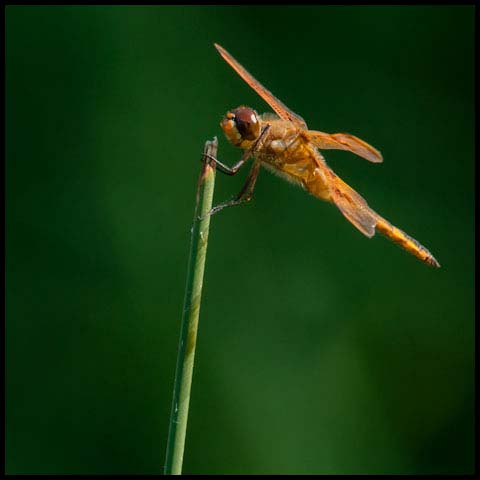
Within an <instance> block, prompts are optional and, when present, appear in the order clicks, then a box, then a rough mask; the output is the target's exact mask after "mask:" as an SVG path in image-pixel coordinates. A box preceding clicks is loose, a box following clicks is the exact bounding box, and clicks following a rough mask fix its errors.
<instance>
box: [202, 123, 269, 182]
mask: <svg viewBox="0 0 480 480" xmlns="http://www.w3.org/2000/svg"><path fill="white" fill-rule="evenodd" d="M269 128H270V125H266V126H265V127H263V129H262V131H261V133H260V135H259V136H258V138H257V140H256V141H255V143H254V144H253V145H252V146H251V147H250V148H249V149H248V150H245V153H244V154H243V155H242V158H240V160H239V161H238V162H237V163H236V164H235V165H233V167H229V166H227V165H225V164H224V163H222V162H220V161H219V160H218V159H217V158H215V157H213V156H212V155H209V154H208V153H204V154H202V161H205V159H206V158H209V159H210V160H211V161H212V162H214V163H215V164H216V166H217V168H218V170H219V171H220V172H222V173H224V174H225V175H235V174H236V173H237V172H238V170H240V167H241V166H242V165H243V164H244V163H245V162H246V161H247V160H248V159H249V158H250V157H251V156H253V155H255V152H256V151H257V150H258V148H259V147H260V145H261V141H262V140H263V139H264V138H265V135H266V133H267V132H268V129H269Z"/></svg>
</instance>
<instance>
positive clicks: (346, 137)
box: [305, 130, 383, 163]
mask: <svg viewBox="0 0 480 480" xmlns="http://www.w3.org/2000/svg"><path fill="white" fill-rule="evenodd" d="M305 135H306V136H307V137H308V139H309V140H310V141H311V142H312V143H313V144H314V145H315V146H316V147H317V148H319V149H320V150H331V149H333V150H348V151H350V152H352V153H355V154H356V155H358V156H359V157H362V158H365V160H368V161H369V162H373V163H381V162H383V157H382V154H381V153H380V152H379V151H378V150H377V149H376V148H374V147H372V146H371V145H369V144H368V143H367V142H364V141H363V140H361V139H360V138H357V137H355V136H353V135H350V134H348V133H332V134H329V133H323V132H317V131H315V130H309V131H308V132H305Z"/></svg>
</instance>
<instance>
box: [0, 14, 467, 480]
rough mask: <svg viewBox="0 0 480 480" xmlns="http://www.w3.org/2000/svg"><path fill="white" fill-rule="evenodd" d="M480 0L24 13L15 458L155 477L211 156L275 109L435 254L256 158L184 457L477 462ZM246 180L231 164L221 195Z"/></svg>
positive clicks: (13, 370) (220, 279)
mask: <svg viewBox="0 0 480 480" xmlns="http://www.w3.org/2000/svg"><path fill="white" fill-rule="evenodd" d="M473 27H474V8H473V7H468V6H464V7H433V6H432V7H323V6H318V7H270V8H267V7H265V8H263V7H262V8H256V7H192V6H183V7H165V6H157V7H138V8H137V7H26V6H22V7H20V6H9V7H7V9H6V282H7V287H6V302H7V309H6V319H7V323H6V469H7V472H8V473H32V472H41V473H159V472H161V470H162V465H163V462H164V449H165V442H166V436H167V428H168V417H169V412H170V404H171V391H172V383H173V375H174V369H175V360H176V352H177V342H178V335H179V328H180V318H181V311H182V302H183V293H184V284H185V277H186V262H187V255H188V250H189V240H190V238H189V232H190V226H191V220H192V214H193V205H194V197H195V190H196V182H197V176H198V173H199V171H200V161H199V160H200V152H201V150H202V148H203V144H204V141H205V140H207V139H210V138H212V137H213V136H214V135H217V136H218V137H219V141H220V149H219V156H220V157H221V158H222V159H223V160H224V161H225V162H226V163H229V164H232V163H233V162H234V161H235V160H237V159H238V158H239V155H240V152H239V151H237V150H236V149H234V148H233V147H231V146H230V145H228V144H227V142H226V139H225V138H224V136H223V134H222V132H221V130H220V127H219V125H218V124H219V121H220V119H221V116H222V115H223V114H224V112H225V111H226V110H227V109H229V108H233V107H236V106H238V105H239V104H243V103H245V104H248V105H250V106H252V107H254V108H256V109H258V110H259V111H265V110H268V107H267V105H266V104H265V103H264V102H263V101H262V100H261V99H260V98H259V97H257V96H256V95H255V93H254V92H253V91H251V90H250V89H249V88H248V86H247V85H246V84H244V83H243V82H242V80H240V78H239V77H238V76H237V75H236V74H235V73H234V72H233V70H231V69H230V67H228V66H227V64H226V63H225V62H224V61H223V60H222V59H221V58H220V56H219V55H218V53H217V52H216V51H215V49H214V47H213V42H218V43H220V44H221V45H223V46H224V47H225V48H227V49H228V50H229V51H230V52H231V53H232V54H234V56H236V57H237V58H238V59H239V60H240V61H241V62H242V63H243V64H244V65H245V66H246V67H247V68H248V69H249V70H250V71H251V72H252V73H253V74H254V75H255V76H257V77H258V78H259V80H260V81H262V82H263V83H265V84H266V86H267V87H268V88H269V89H271V90H272V91H273V92H274V93H275V94H276V95H277V96H278V97H279V98H281V99H282V100H283V101H284V102H285V103H286V104H287V105H288V106H289V107H290V108H292V109H293V110H295V111H297V112H298V113H299V114H300V115H302V116H303V117H304V118H305V119H306V121H307V122H308V124H309V126H310V127H311V128H313V129H318V130H323V131H326V132H339V131H340V132H341V131H346V132H349V133H352V134H355V135H358V136H359V137H361V138H363V139H365V140H366V141H368V142H370V143H372V144H373V145H374V146H376V147H377V148H379V149H380V150H381V151H382V153H383V155H384V158H385V161H384V163H383V164H382V165H373V164H369V163H368V162H366V161H364V160H362V159H360V158H359V157H356V156H354V155H352V154H350V153H347V152H338V151H327V152H325V156H326V158H327V161H328V162H329V164H330V165H331V166H332V167H333V168H334V170H335V171H336V172H337V173H338V174H339V175H340V176H341V177H342V178H344V179H345V181H347V182H348V183H349V184H350V185H352V186H353V187H354V188H356V189H357V190H358V191H359V192H360V193H361V194H362V195H363V196H365V198H366V199H367V200H368V202H369V204H370V205H371V206H372V207H373V208H374V209H375V210H377V211H378V212H379V213H381V214H382V215H384V216H385V217H386V218H387V219H389V220H390V221H392V222H393V223H394V224H396V225H398V226H399V227H401V228H403V229H404V230H405V231H406V232H407V233H409V234H410V235H412V236H414V237H415V238H417V239H418V240H419V241H420V242H421V243H423V244H425V245H426V246H427V247H428V248H429V249H431V251H432V253H433V254H434V255H435V256H436V257H437V258H438V260H439V261H440V263H441V264H442V268H441V269H440V270H435V269H432V268H428V267H427V266H425V265H423V264H422V263H421V262H419V261H418V260H417V259H415V258H414V257H412V256H410V255H408V254H407V253H405V252H404V251H402V250H401V249H399V248H397V247H396V246H395V245H393V244H392V243H391V242H389V241H387V240H385V239H383V238H381V237H375V238H373V239H371V240H369V239H367V238H366V237H364V236H363V235H362V234H361V233H359V232H358V231H357V230H356V229H355V228H354V227H353V226H352V225H350V224H349V223H348V222H347V221H346V220H345V219H344V217H343V216H342V215H341V214H340V213H339V212H338V211H337V210H336V209H335V208H334V207H332V206H331V205H328V204H326V203H323V202H321V201H319V200H316V199H315V198H313V197H311V196H309V195H307V194H306V193H305V192H303V191H301V190H300V189H298V188H295V187H293V186H291V185H289V184H288V183H286V182H283V181H282V180H281V179H279V178H276V177H274V176H272V175H270V174H269V173H268V172H265V171H262V173H261V176H260V178H259V180H258V183H257V188H256V193H255V199H254V201H253V202H252V205H251V206H247V207H240V208H235V209H230V210H226V211H223V212H221V213H220V214H218V216H215V217H213V220H212V224H211V233H210V245H209V252H208V258H207V265H206V278H205V284H204V292H203V305H202V311H201V317H200V330H199V337H198V347H197V357H196V367H195V374H194V382H193V390H192V401H191V409H190V420H189V428H188V434H187V443H186V452H185V463H184V472H185V473H211V474H213V473H467V472H471V471H472V470H473V463H474V459H473V456H474V455H473V416H474V410H473V401H474V152H473V146H474V129H473V125H474V110H473V64H474V58H473V55H474V53H473ZM246 173H247V172H246V171H245V172H243V173H241V174H239V175H238V178H237V177H234V178H230V177H225V176H221V175H220V174H219V175H218V176H217V185H216V192H215V202H216V203H219V202H221V201H223V200H225V199H228V198H230V197H231V195H233V194H234V193H236V192H237V191H238V190H239V189H240V186H241V184H242V182H243V179H244V178H245V175H246Z"/></svg>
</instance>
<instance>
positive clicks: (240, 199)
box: [208, 161, 260, 215]
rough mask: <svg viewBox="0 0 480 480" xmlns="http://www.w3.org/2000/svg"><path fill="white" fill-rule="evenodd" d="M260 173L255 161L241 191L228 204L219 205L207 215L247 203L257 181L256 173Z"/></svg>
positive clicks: (258, 164)
mask: <svg viewBox="0 0 480 480" xmlns="http://www.w3.org/2000/svg"><path fill="white" fill-rule="evenodd" d="M259 172H260V162H259V161H256V162H255V163H254V164H253V166H252V168H251V170H250V173H249V174H248V177H247V180H246V181H245V183H244V185H243V187H242V189H241V190H240V192H239V193H238V195H237V196H236V197H235V198H233V199H232V200H230V201H228V202H224V203H221V204H219V205H217V206H216V207H213V208H212V209H211V210H210V212H208V215H214V214H215V213H217V212H219V211H220V210H223V209H224V208H226V207H234V206H235V205H240V204H242V203H247V202H249V201H250V200H251V199H252V194H253V189H254V188H255V182H256V181H257V177H258V173H259Z"/></svg>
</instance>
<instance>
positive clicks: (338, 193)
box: [328, 169, 380, 237]
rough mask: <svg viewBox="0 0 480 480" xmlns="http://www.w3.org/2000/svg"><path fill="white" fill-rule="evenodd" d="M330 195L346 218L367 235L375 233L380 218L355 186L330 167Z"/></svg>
mask: <svg viewBox="0 0 480 480" xmlns="http://www.w3.org/2000/svg"><path fill="white" fill-rule="evenodd" d="M328 170H329V172H328V177H329V179H330V182H329V190H330V196H331V199H332V201H333V203H335V205H336V206H337V207H338V208H339V210H340V211H341V212H342V213H343V215H344V216H345V218H346V219H347V220H349V221H350V222H351V223H352V224H353V225H355V227H357V228H358V229H359V230H360V231H361V232H362V233H363V234H364V235H366V236H367V237H373V236H374V235H375V226H376V225H377V221H378V219H379V218H380V217H379V216H378V214H376V213H375V212H374V211H373V210H372V209H371V208H370V207H369V206H368V204H367V202H366V201H365V199H364V198H363V197H362V196H361V195H360V194H358V193H357V192H356V191H355V190H353V188H351V187H349V186H348V185H347V184H346V183H345V182H344V181H343V180H342V179H341V178H339V177H337V175H335V173H334V172H332V171H331V170H330V169H328Z"/></svg>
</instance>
